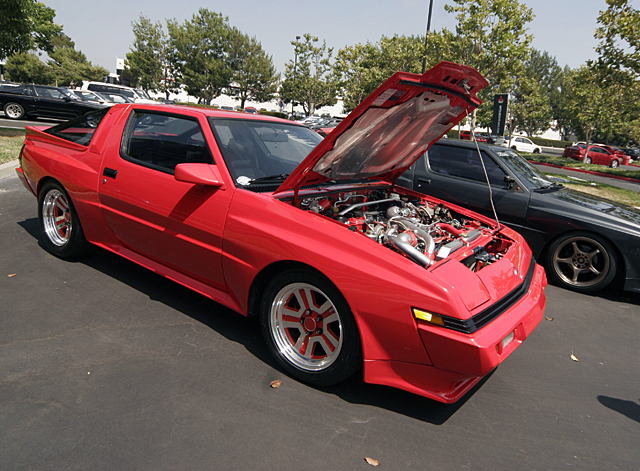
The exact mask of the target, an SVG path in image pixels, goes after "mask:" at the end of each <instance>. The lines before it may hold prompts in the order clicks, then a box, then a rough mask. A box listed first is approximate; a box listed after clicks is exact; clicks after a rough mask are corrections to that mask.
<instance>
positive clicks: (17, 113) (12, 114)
mask: <svg viewBox="0 0 640 471" xmlns="http://www.w3.org/2000/svg"><path fill="white" fill-rule="evenodd" d="M4 114H5V115H6V116H7V118H10V119H22V118H23V117H24V108H23V106H22V105H21V104H19V103H13V102H9V103H7V104H6V105H4Z"/></svg>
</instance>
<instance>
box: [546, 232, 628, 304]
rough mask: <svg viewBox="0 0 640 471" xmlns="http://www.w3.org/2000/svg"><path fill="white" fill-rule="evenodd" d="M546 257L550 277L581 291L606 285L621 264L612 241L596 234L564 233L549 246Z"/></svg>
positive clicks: (594, 290)
mask: <svg viewBox="0 0 640 471" xmlns="http://www.w3.org/2000/svg"><path fill="white" fill-rule="evenodd" d="M545 258H546V260H545V268H546V271H547V276H548V277H549V280H550V281H551V282H553V283H554V284H556V285H558V286H562V287H563V288H567V289H570V290H572V291H577V292H579V293H595V292H596V291H600V290H602V289H604V288H606V287H607V286H608V285H609V284H610V283H611V282H612V281H613V279H614V277H615V275H616V269H617V266H618V261H617V255H616V252H615V250H614V249H613V247H612V246H611V244H610V243H609V242H607V241H606V240H604V239H603V238H602V237H599V236H597V235H595V234H580V233H569V234H565V235H563V236H561V237H559V238H558V239H556V240H555V241H554V242H553V243H552V244H551V245H550V246H549V250H548V251H547V253H546V257H545Z"/></svg>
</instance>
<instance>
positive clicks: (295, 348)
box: [269, 283, 343, 372]
mask: <svg viewBox="0 0 640 471" xmlns="http://www.w3.org/2000/svg"><path fill="white" fill-rule="evenodd" d="M269 328H270V331H271V335H272V337H273V340H274V342H275V345H276V348H277V349H278V351H279V352H280V354H281V355H282V356H283V357H284V358H285V359H286V360H287V361H288V362H290V363H291V364H292V365H293V366H295V367H297V368H299V369H301V370H304V371H310V372H313V371H321V370H324V369H325V368H327V367H329V366H330V365H331V364H332V363H333V362H334V361H336V359H337V358H338V356H339V355H340V350H341V349H342V342H343V331H342V322H341V319H340V314H339V313H338V310H337V309H336V307H335V306H334V304H333V302H331V300H330V299H329V297H328V296H327V295H326V294H324V293H323V292H322V291H321V290H319V289H318V288H316V287H315V286H313V285H311V284H308V283H292V284H289V285H287V286H285V287H284V288H282V289H281V290H280V291H279V292H278V294H276V296H275V298H274V299H273V303H272V304H271V312H270V322H269Z"/></svg>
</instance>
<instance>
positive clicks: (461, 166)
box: [427, 145, 506, 186]
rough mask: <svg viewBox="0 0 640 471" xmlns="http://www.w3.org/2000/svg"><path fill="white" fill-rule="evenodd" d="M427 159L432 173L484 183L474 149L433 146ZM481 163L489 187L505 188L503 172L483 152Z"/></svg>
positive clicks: (480, 166) (478, 157)
mask: <svg viewBox="0 0 640 471" xmlns="http://www.w3.org/2000/svg"><path fill="white" fill-rule="evenodd" d="M427 159H428V166H429V168H430V169H431V171H432V172H435V173H439V174H442V175H449V176H452V177H459V178H465V179H467V180H473V181H477V182H485V181H486V179H485V176H484V170H483V168H482V162H481V161H480V156H479V155H478V151H477V150H476V149H467V148H463V147H451V146H439V145H434V146H433V147H431V149H429V151H428V152H427ZM482 161H483V162H484V166H485V168H486V170H487V176H488V177H489V181H490V182H491V185H495V186H505V182H504V177H505V175H506V174H505V172H504V170H502V169H501V168H500V167H499V166H498V164H496V163H495V161H494V160H493V159H492V158H491V157H489V156H488V155H487V154H486V153H485V152H482Z"/></svg>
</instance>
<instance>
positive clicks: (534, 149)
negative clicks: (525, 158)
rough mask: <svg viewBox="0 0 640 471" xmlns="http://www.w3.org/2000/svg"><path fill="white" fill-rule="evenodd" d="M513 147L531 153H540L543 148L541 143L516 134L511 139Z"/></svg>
mask: <svg viewBox="0 0 640 471" xmlns="http://www.w3.org/2000/svg"><path fill="white" fill-rule="evenodd" d="M511 148H512V149H513V150H517V151H518V152H528V153H530V154H539V153H540V152H542V148H541V147H540V146H539V145H536V144H534V143H533V141H532V140H531V139H529V138H527V137H522V136H514V137H513V138H512V139H511Z"/></svg>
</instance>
